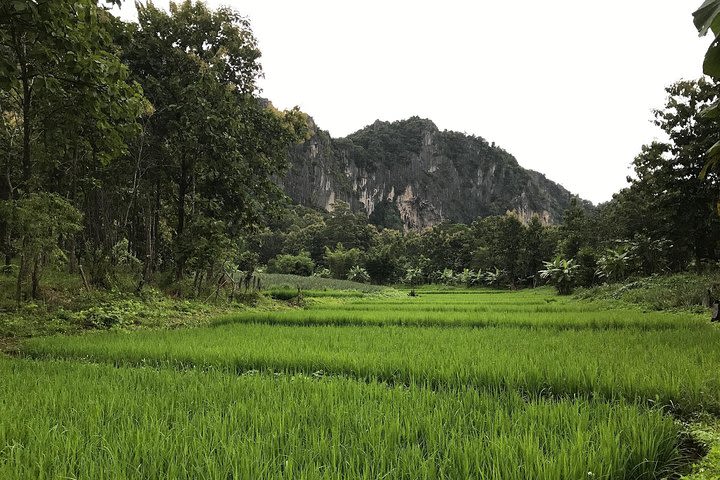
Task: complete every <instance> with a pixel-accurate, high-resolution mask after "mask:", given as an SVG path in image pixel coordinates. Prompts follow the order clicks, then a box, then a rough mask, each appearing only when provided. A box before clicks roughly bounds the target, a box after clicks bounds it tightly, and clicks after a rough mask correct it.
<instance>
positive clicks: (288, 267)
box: [267, 252, 315, 277]
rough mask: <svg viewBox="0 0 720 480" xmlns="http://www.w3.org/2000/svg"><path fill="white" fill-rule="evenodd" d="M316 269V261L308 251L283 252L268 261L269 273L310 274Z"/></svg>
mask: <svg viewBox="0 0 720 480" xmlns="http://www.w3.org/2000/svg"><path fill="white" fill-rule="evenodd" d="M314 269H315V262H313V260H312V258H310V254H309V253H308V252H300V253H299V254H298V255H290V254H281V255H278V256H277V257H275V258H273V259H272V260H270V261H269V262H268V268H267V270H268V272H269V273H284V274H289V275H302V276H305V277H307V276H310V275H312V273H313V270H314Z"/></svg>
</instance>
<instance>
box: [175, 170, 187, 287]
mask: <svg viewBox="0 0 720 480" xmlns="http://www.w3.org/2000/svg"><path fill="white" fill-rule="evenodd" d="M188 167H189V165H188V163H187V162H186V161H185V159H183V160H182V162H181V163H180V179H179V182H178V199H177V217H178V219H177V237H176V240H181V239H182V236H183V232H184V230H185V197H187V190H188ZM177 255H178V256H177V258H176V267H175V280H180V279H182V277H183V271H184V269H185V260H186V259H185V255H184V254H183V253H178V254H177Z"/></svg>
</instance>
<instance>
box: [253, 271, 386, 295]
mask: <svg viewBox="0 0 720 480" xmlns="http://www.w3.org/2000/svg"><path fill="white" fill-rule="evenodd" d="M259 277H260V280H261V282H262V286H263V288H265V289H269V290H273V289H287V290H295V291H297V289H298V288H300V289H301V290H313V291H328V290H355V291H357V292H367V293H371V292H382V291H383V290H386V289H387V287H383V286H381V285H370V284H369V283H358V282H351V281H350V280H336V279H334V278H321V277H303V276H300V275H285V274H280V273H261V274H259ZM303 293H305V292H303Z"/></svg>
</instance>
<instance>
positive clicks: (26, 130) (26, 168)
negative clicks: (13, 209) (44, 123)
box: [21, 61, 32, 194]
mask: <svg viewBox="0 0 720 480" xmlns="http://www.w3.org/2000/svg"><path fill="white" fill-rule="evenodd" d="M21 77H22V78H21V80H22V88H23V99H22V115H23V147H22V179H23V181H22V183H23V190H24V192H25V193H26V194H27V193H29V191H30V178H31V177H32V156H31V153H30V136H31V135H32V129H31V122H30V113H31V112H30V108H31V101H32V88H31V86H30V78H29V76H28V71H27V65H26V64H25V62H22V61H21Z"/></svg>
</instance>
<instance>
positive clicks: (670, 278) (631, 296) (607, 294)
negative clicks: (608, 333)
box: [576, 271, 720, 314]
mask: <svg viewBox="0 0 720 480" xmlns="http://www.w3.org/2000/svg"><path fill="white" fill-rule="evenodd" d="M708 289H711V290H712V293H713V296H714V297H715V299H717V298H718V297H720V273H718V272H717V271H715V272H708V273H704V274H702V275H698V274H692V273H684V274H674V275H658V276H655V277H650V278H640V279H633V280H628V281H625V282H622V283H611V284H607V285H602V286H599V287H594V288H590V289H581V290H579V291H578V293H577V294H576V296H577V297H578V298H581V299H602V300H614V301H617V302H619V303H621V304H631V305H641V306H643V307H645V308H648V309H651V310H673V309H674V310H691V311H695V312H699V313H703V314H705V313H706V312H707V310H706V309H705V308H704V307H703V302H704V301H705V300H706V296H707V291H708Z"/></svg>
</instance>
